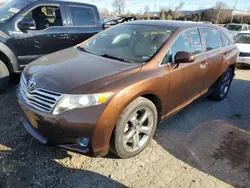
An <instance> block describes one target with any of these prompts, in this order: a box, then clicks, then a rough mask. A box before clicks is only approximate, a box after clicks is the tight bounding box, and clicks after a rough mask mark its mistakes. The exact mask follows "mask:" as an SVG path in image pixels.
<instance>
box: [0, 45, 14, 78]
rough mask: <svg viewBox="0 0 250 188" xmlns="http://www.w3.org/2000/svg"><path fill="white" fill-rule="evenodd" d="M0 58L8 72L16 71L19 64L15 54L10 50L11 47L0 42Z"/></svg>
mask: <svg viewBox="0 0 250 188" xmlns="http://www.w3.org/2000/svg"><path fill="white" fill-rule="evenodd" d="M0 60H1V61H3V62H4V64H5V65H6V66H7V68H8V69H9V71H10V73H13V72H18V70H19V66H18V61H17V58H16V56H15V54H14V53H13V52H12V51H11V49H10V48H9V47H8V46H6V45H5V44H3V43H1V42H0Z"/></svg>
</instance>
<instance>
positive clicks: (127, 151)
mask: <svg viewBox="0 0 250 188" xmlns="http://www.w3.org/2000/svg"><path fill="white" fill-rule="evenodd" d="M143 117H144V118H143ZM145 118H146V119H145ZM157 118H158V115H157V109H156V107H155V105H154V103H152V102H151V101H150V100H148V99H146V98H143V97H139V98H137V99H136V100H134V101H133V102H132V103H130V104H129V105H128V106H127V107H126V109H125V110H124V111H123V113H122V114H121V115H120V118H119V120H118V122H117V124H116V127H115V130H114V132H113V135H112V141H111V151H112V152H113V153H114V154H115V155H117V156H118V157H120V158H124V159H125V158H130V157H134V156H136V155H137V154H139V153H140V152H141V151H143V150H144V148H145V147H146V146H147V145H148V143H149V141H150V140H151V139H152V137H153V135H154V133H155V129H156V125H157V122H158V120H157ZM144 120H145V121H144ZM130 137H131V138H130ZM129 138H130V139H129ZM136 141H138V142H136Z"/></svg>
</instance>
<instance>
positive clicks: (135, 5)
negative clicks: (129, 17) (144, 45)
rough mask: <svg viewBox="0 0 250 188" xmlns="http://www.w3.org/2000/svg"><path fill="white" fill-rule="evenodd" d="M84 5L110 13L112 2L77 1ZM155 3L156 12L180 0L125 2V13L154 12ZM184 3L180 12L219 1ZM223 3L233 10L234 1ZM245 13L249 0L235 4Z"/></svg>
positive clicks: (191, 0)
mask: <svg viewBox="0 0 250 188" xmlns="http://www.w3.org/2000/svg"><path fill="white" fill-rule="evenodd" d="M79 1H81V2H82V1H83V2H86V3H91V4H95V5H96V6H97V7H98V8H99V9H103V8H107V9H108V10H109V11H112V10H113V9H112V6H111V4H112V2H113V0H79ZM155 1H156V11H158V10H159V9H160V7H166V8H169V7H175V6H177V5H178V4H179V3H180V1H181V0H125V2H126V11H127V10H129V11H131V12H133V13H136V12H140V11H143V10H144V7H145V6H146V5H148V6H149V8H150V11H151V12H152V11H154V5H155ZM182 1H183V2H185V4H184V6H183V8H182V10H197V9H204V8H211V7H213V6H214V5H215V4H216V2H218V1H219V0H182ZM222 1H223V2H224V3H226V4H227V5H228V7H229V8H233V7H234V5H235V1H236V0H222ZM245 2H246V6H245V11H246V10H248V9H250V0H238V3H237V7H236V9H237V10H244V5H245Z"/></svg>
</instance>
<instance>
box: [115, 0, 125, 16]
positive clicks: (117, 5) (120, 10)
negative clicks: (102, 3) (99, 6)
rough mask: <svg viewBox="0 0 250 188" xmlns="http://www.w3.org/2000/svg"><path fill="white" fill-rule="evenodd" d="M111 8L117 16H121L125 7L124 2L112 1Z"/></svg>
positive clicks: (119, 0) (121, 0)
mask: <svg viewBox="0 0 250 188" xmlns="http://www.w3.org/2000/svg"><path fill="white" fill-rule="evenodd" d="M112 7H113V8H114V10H115V12H117V13H118V14H119V15H121V14H123V13H124V10H125V7H126V4H125V0H114V1H113V3H112Z"/></svg>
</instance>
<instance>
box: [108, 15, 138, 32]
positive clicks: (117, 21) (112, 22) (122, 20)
mask: <svg viewBox="0 0 250 188" xmlns="http://www.w3.org/2000/svg"><path fill="white" fill-rule="evenodd" d="M135 20H136V17H134V16H130V17H120V18H118V19H115V20H109V21H107V22H105V23H103V29H107V28H110V27H112V26H114V25H117V24H121V23H125V22H132V21H135Z"/></svg>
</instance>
